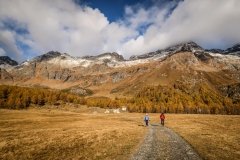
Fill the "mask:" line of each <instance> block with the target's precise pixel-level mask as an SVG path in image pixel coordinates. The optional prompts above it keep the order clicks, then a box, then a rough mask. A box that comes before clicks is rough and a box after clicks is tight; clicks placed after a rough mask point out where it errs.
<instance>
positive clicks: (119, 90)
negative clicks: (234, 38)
mask: <svg viewBox="0 0 240 160" xmlns="http://www.w3.org/2000/svg"><path fill="white" fill-rule="evenodd" d="M238 49H239V47H238V45H235V46H233V47H232V48H229V49H227V50H226V51H222V50H205V49H203V48H202V47H200V46H199V45H197V44H196V43H194V42H189V43H182V44H178V45H175V46H172V47H168V48H166V49H164V50H158V51H156V52H151V53H147V54H143V55H139V56H135V57H131V58H130V59H129V60H125V59H124V58H123V57H122V56H121V55H119V54H117V53H104V54H101V55H98V56H85V57H72V56H70V55H69V54H66V53H60V52H54V51H51V52H48V53H46V54H44V55H41V56H38V57H36V58H33V59H32V60H29V61H25V62H23V63H21V64H19V65H16V66H11V67H10V68H9V67H6V68H4V67H1V70H0V83H1V84H14V85H21V86H22V85H23V86H36V85H37V86H44V87H50V88H56V89H66V88H72V87H73V88H74V90H73V91H79V90H81V93H85V90H86V93H88V92H89V91H90V92H92V95H93V96H110V97H111V96H112V95H122V96H126V95H133V94H135V93H136V92H137V91H140V90H141V88H142V87H144V86H148V85H154V86H156V85H162V86H168V87H173V86H179V85H180V86H188V87H189V88H188V90H186V93H191V92H193V91H194V90H195V89H196V88H197V87H196V86H198V85H202V84H205V85H207V86H209V87H210V88H211V89H212V90H214V91H216V92H219V94H220V93H221V94H223V93H222V92H224V95H227V96H232V97H234V99H237V98H236V97H239V95H240V91H238V89H236V87H235V86H239V85H238V84H239V83H240V56H239V55H238V54H236V53H238V52H239V50H238ZM228 86H229V88H231V90H228V89H225V88H226V87H227V88H228ZM194 88H195V89H194ZM191 90H193V91H191ZM87 91H88V92H87ZM225 92H226V93H225ZM229 93H231V94H229ZM233 95H234V96H233Z"/></svg>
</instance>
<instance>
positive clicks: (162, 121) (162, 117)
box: [160, 113, 165, 126]
mask: <svg viewBox="0 0 240 160" xmlns="http://www.w3.org/2000/svg"><path fill="white" fill-rule="evenodd" d="M160 120H161V124H162V125H163V126H164V120H165V115H164V113H161V115H160Z"/></svg>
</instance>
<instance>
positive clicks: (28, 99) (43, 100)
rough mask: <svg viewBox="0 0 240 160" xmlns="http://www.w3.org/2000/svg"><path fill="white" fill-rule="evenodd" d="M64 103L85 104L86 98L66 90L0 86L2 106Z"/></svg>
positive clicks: (24, 106) (25, 106) (19, 106)
mask: <svg viewBox="0 0 240 160" xmlns="http://www.w3.org/2000/svg"><path fill="white" fill-rule="evenodd" d="M62 102H64V103H66V102H67V103H76V104H85V100H84V98H82V97H80V96H77V95H74V94H69V93H66V92H61V91H55V90H49V89H43V88H27V87H18V86H7V85H1V86H0V108H8V109H25V108H28V107H29V106H30V105H37V106H40V107H41V106H44V105H45V104H49V105H60V104H61V103H62Z"/></svg>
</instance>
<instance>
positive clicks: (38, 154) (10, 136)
mask: <svg viewBox="0 0 240 160" xmlns="http://www.w3.org/2000/svg"><path fill="white" fill-rule="evenodd" d="M129 115H131V116H129ZM141 118H142V117H141ZM139 122H140V119H139V118H138V115H136V114H118V115H113V114H111V115H110V114H109V115H104V114H89V113H74V112H66V111H58V110H46V109H30V110H21V111H17V110H0V126H1V128H0V159H128V158H129V156H130V155H131V153H132V152H133V151H134V149H135V148H136V147H137V145H138V144H139V141H141V138H142V137H143V136H144V134H145V132H146V128H145V127H143V126H139Z"/></svg>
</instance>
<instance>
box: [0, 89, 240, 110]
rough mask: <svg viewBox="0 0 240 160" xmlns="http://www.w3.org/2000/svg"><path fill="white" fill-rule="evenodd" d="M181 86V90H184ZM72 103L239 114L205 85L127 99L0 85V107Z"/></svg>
mask: <svg viewBox="0 0 240 160" xmlns="http://www.w3.org/2000/svg"><path fill="white" fill-rule="evenodd" d="M184 88H185V89H184ZM61 103H75V104H81V105H87V106H89V107H101V108H119V107H122V106H126V107H127V108H128V111H130V112H141V113H145V112H148V113H159V112H166V113H201V114H240V102H239V101H232V99H231V98H228V97H224V96H222V95H221V94H219V93H217V92H216V91H214V90H212V89H211V88H209V87H208V86H207V85H201V86H198V88H195V89H194V90H193V91H190V90H189V89H186V87H183V86H176V85H174V86H173V87H163V86H160V85H159V86H145V87H143V88H142V89H141V90H140V91H139V92H137V93H136V94H135V95H134V96H132V97H130V98H117V97H116V98H115V99H111V98H108V97H88V98H87V97H81V96H79V95H76V94H72V93H67V92H63V91H59V90H49V89H41V88H27V87H18V86H7V85H1V86H0V107H1V108H9V109H24V108H28V107H29V106H30V105H37V106H44V105H45V104H50V105H60V104H61Z"/></svg>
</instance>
